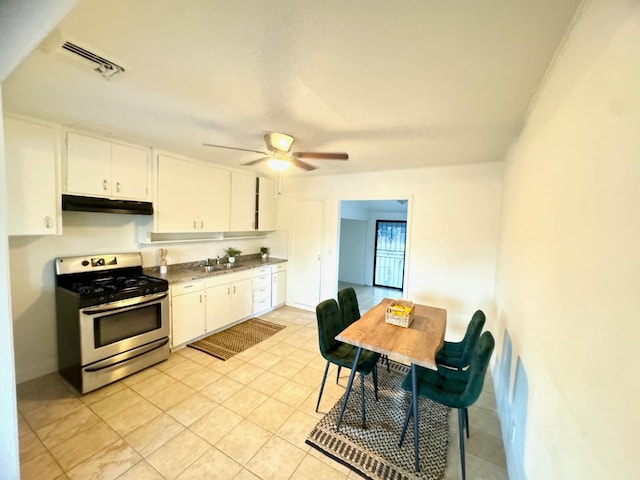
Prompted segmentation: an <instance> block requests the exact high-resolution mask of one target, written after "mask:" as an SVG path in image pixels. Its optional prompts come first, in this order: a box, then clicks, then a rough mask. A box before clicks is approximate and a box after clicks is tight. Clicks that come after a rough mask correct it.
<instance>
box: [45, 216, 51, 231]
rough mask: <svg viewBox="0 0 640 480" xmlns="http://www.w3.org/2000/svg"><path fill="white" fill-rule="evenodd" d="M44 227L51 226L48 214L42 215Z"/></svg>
mask: <svg viewBox="0 0 640 480" xmlns="http://www.w3.org/2000/svg"><path fill="white" fill-rule="evenodd" d="M44 227H45V228H51V217H50V216H49V215H47V216H46V217H44Z"/></svg>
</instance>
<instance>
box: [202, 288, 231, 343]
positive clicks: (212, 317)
mask: <svg viewBox="0 0 640 480" xmlns="http://www.w3.org/2000/svg"><path fill="white" fill-rule="evenodd" d="M232 288H233V286H232V285H231V284H230V283H228V284H225V285H218V286H215V287H209V288H207V333H209V332H213V331H214V330H220V329H222V328H224V327H226V326H227V325H229V324H230V323H232V322H233V320H234V319H233V317H232V316H231V293H232Z"/></svg>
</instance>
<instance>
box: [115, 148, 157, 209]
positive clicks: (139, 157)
mask: <svg viewBox="0 0 640 480" xmlns="http://www.w3.org/2000/svg"><path fill="white" fill-rule="evenodd" d="M148 176H149V151H148V150H146V149H144V148H137V147H132V146H129V145H122V144H120V143H113V144H112V145H111V195H112V196H113V197H117V198H126V199H130V200H147V199H148V198H149V195H148Z"/></svg>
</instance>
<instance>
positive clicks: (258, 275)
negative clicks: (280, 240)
mask: <svg viewBox="0 0 640 480" xmlns="http://www.w3.org/2000/svg"><path fill="white" fill-rule="evenodd" d="M252 286H253V314H254V315H256V314H258V313H261V312H264V311H265V310H269V308H271V268H270V267H268V266H265V267H262V268H257V269H255V275H254V277H253V285H252Z"/></svg>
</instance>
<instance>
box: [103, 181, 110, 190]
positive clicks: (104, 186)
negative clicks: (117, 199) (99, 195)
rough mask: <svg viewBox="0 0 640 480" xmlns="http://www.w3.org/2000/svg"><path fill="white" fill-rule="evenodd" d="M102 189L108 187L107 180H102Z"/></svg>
mask: <svg viewBox="0 0 640 480" xmlns="http://www.w3.org/2000/svg"><path fill="white" fill-rule="evenodd" d="M102 189H103V190H108V189H109V182H107V180H106V179H105V180H102Z"/></svg>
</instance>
